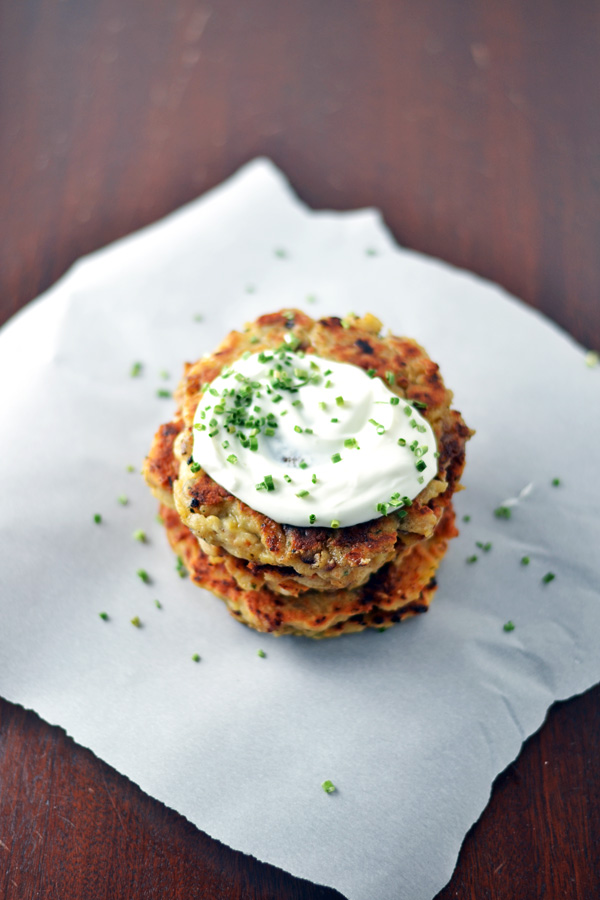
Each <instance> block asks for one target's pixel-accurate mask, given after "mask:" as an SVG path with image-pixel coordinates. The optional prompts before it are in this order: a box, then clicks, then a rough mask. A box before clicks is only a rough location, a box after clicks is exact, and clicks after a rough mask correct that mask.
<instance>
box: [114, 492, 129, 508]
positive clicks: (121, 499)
mask: <svg viewBox="0 0 600 900" xmlns="http://www.w3.org/2000/svg"><path fill="white" fill-rule="evenodd" d="M117 502H118V503H120V504H121V506H127V504H128V503H129V500H128V499H127V497H126V496H125V495H124V494H121V496H120V497H117Z"/></svg>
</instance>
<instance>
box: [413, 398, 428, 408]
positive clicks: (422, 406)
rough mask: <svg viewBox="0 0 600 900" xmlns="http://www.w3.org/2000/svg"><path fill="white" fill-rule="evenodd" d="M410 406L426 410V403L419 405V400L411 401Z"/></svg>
mask: <svg viewBox="0 0 600 900" xmlns="http://www.w3.org/2000/svg"><path fill="white" fill-rule="evenodd" d="M412 405H413V406H416V407H417V409H427V404H426V403H421V401H420V400H413V401H412Z"/></svg>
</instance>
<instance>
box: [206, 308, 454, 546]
mask: <svg viewBox="0 0 600 900" xmlns="http://www.w3.org/2000/svg"><path fill="white" fill-rule="evenodd" d="M286 318H287V323H286V324H287V331H286V335H285V339H284V340H282V342H281V344H280V345H279V346H278V347H275V348H269V349H263V350H260V351H257V352H254V353H252V352H250V351H247V352H246V353H244V354H243V356H242V358H241V359H238V360H237V361H235V362H234V363H232V364H230V365H227V366H225V367H223V369H222V370H221V374H220V375H218V376H217V377H216V378H215V379H214V380H213V381H212V382H210V384H204V385H202V388H201V397H200V402H199V403H198V406H197V409H196V412H195V416H194V427H193V430H192V435H193V447H192V450H191V456H190V458H189V461H188V465H189V470H190V471H191V472H192V474H194V473H195V472H196V471H199V470H200V468H201V469H202V470H203V471H205V472H207V473H208V475H210V476H211V478H213V480H214V481H216V482H217V483H218V484H220V485H222V486H223V487H224V488H226V489H227V490H229V491H230V492H231V493H232V494H233V495H234V496H236V497H237V498H239V499H240V500H241V501H242V502H244V503H247V504H248V505H249V506H251V507H252V508H254V509H256V510H257V511H258V512H260V513H263V514H264V515H267V516H270V517H271V518H273V519H275V520H276V521H285V522H287V523H289V524H290V525H298V526H304V527H307V526H308V527H310V526H321V527H323V526H325V527H327V526H329V527H330V528H344V527H347V526H350V525H355V524H358V523H360V522H366V521H369V520H371V519H373V518H376V517H377V516H378V515H388V516H389V515H397V516H405V515H406V510H405V509H403V508H402V507H404V506H406V504H405V503H404V502H399V500H398V498H408V500H409V501H410V500H412V499H414V498H415V497H416V496H417V495H418V494H419V493H420V492H421V490H423V488H424V487H425V486H426V485H427V484H429V482H430V481H431V480H432V479H433V478H435V476H436V474H437V463H436V461H435V458H436V457H435V454H436V453H437V445H436V439H435V435H434V433H433V430H432V428H431V426H430V425H429V422H428V421H427V418H426V416H427V413H426V412H425V413H422V412H420V411H419V409H418V407H417V401H412V400H406V399H405V398H404V397H402V396H401V395H400V393H396V392H397V391H399V388H398V387H397V385H396V378H395V376H394V373H393V372H390V371H389V370H387V371H384V370H383V368H382V371H381V375H378V374H377V371H376V370H375V369H368V370H365V369H363V368H360V367H359V366H354V365H351V364H349V363H338V362H334V361H332V360H325V359H323V358H321V357H319V356H316V355H314V354H309V353H306V355H305V354H304V350H303V348H302V340H303V335H302V331H301V330H300V327H299V326H298V325H297V324H296V323H295V321H294V315H293V313H291V311H290V314H289V316H288V317H286ZM296 329H297V331H296ZM421 406H424V404H421ZM405 407H406V409H408V415H405V413H404V409H405ZM333 412H335V415H332V413H333ZM196 467H197V468H196ZM304 469H309V470H310V471H309V472H307V474H306V478H305V477H304V476H303V474H302V473H303V470H304ZM265 472H267V473H268V474H266V475H265ZM348 484H352V485H353V488H352V490H351V491H349V490H348ZM395 495H397V499H396V500H395V501H394V500H392V499H390V498H391V497H394V496H395ZM307 505H308V509H307Z"/></svg>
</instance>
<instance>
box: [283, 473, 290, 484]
mask: <svg viewBox="0 0 600 900" xmlns="http://www.w3.org/2000/svg"><path fill="white" fill-rule="evenodd" d="M283 477H284V478H285V480H286V481H287V482H288V484H291V483H292V479H291V478H290V476H289V475H284V476H283Z"/></svg>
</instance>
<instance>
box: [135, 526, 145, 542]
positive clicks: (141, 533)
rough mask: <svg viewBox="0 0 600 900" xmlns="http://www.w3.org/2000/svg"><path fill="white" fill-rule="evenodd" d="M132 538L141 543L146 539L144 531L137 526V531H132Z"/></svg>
mask: <svg viewBox="0 0 600 900" xmlns="http://www.w3.org/2000/svg"><path fill="white" fill-rule="evenodd" d="M133 537H134V540H136V541H139V542H140V543H141V544H145V543H146V541H147V538H146V532H145V531H142V529H141V528H138V530H137V531H134V532H133Z"/></svg>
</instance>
